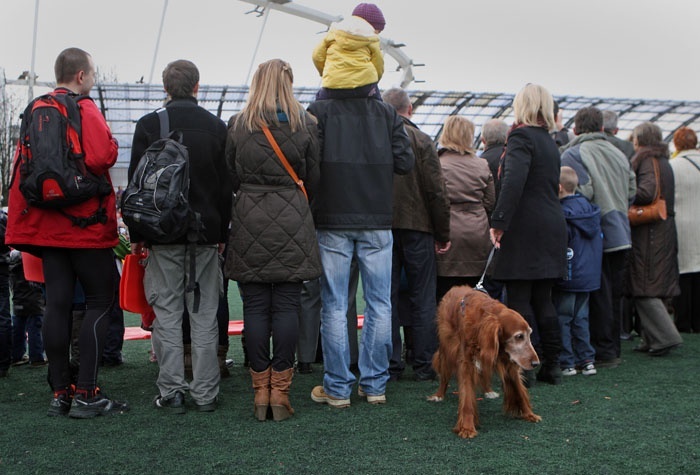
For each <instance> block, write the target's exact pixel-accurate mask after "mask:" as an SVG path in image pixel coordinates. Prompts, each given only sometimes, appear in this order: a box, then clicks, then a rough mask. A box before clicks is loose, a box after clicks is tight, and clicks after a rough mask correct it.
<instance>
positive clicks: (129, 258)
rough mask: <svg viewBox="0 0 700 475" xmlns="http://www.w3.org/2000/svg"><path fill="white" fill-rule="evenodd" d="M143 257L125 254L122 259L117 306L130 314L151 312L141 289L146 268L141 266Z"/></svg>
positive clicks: (144, 293)
mask: <svg viewBox="0 0 700 475" xmlns="http://www.w3.org/2000/svg"><path fill="white" fill-rule="evenodd" d="M141 259H143V256H139V255H136V254H127V255H126V256H125V257H124V267H123V268H122V278H121V280H120V281H119V306H120V307H121V308H122V310H126V311H128V312H132V313H140V314H142V315H143V314H147V313H149V312H151V311H152V308H151V306H150V305H149V304H148V300H146V292H145V291H144V289H143V276H144V273H145V271H146V268H145V267H144V266H143V265H142V264H141V262H140V261H141Z"/></svg>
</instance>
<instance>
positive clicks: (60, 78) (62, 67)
mask: <svg viewBox="0 0 700 475" xmlns="http://www.w3.org/2000/svg"><path fill="white" fill-rule="evenodd" d="M91 68H92V65H91V64H90V55H89V54H88V53H87V52H85V51H83V50H81V49H80V48H66V49H64V50H63V51H61V52H60V53H59V54H58V57H57V58H56V62H55V63H54V65H53V71H54V74H55V75H56V82H57V83H58V84H65V83H68V82H71V81H72V80H73V78H74V77H75V75H76V74H78V73H79V72H80V71H85V72H86V73H88V72H90V71H91Z"/></svg>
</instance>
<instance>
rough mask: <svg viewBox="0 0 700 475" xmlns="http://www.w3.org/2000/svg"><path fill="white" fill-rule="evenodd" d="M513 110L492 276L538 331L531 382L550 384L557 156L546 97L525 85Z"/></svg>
mask: <svg viewBox="0 0 700 475" xmlns="http://www.w3.org/2000/svg"><path fill="white" fill-rule="evenodd" d="M513 109H514V112H515V124H514V125H513V127H512V128H511V131H510V133H509V135H508V141H507V143H506V155H505V157H504V160H503V164H502V165H501V177H500V178H501V192H500V194H499V196H498V201H497V202H496V208H495V209H494V211H493V214H492V216H491V240H492V242H493V243H494V245H495V246H496V247H497V248H498V249H499V252H498V253H497V258H496V261H495V266H494V269H493V273H492V277H493V278H494V279H496V280H501V281H504V282H505V285H506V294H507V303H508V306H509V307H510V308H512V309H513V310H515V311H517V312H519V313H520V314H521V315H522V316H523V317H525V319H526V320H527V321H528V322H529V323H530V326H531V327H533V329H534V328H535V327H537V329H538V331H539V338H540V342H539V345H538V347H539V348H538V349H539V351H540V357H541V360H542V368H541V369H540V371H539V373H538V374H537V379H538V380H539V381H544V382H548V383H551V384H558V383H560V382H561V370H560V369H559V351H560V348H561V332H560V329H559V319H558V317H557V312H556V309H555V308H554V305H553V303H552V286H553V284H554V282H555V281H556V279H559V278H562V277H564V275H565V271H566V244H567V242H566V240H567V234H566V222H565V220H564V214H563V212H562V210H561V205H560V204H559V195H558V193H559V172H560V159H559V151H558V149H557V146H556V144H555V143H554V141H553V140H552V137H551V136H550V135H549V132H548V131H549V130H550V129H552V128H553V127H554V116H553V111H554V105H553V100H552V96H551V94H550V93H549V92H548V91H547V90H546V89H545V88H543V87H542V86H538V85H535V84H528V85H527V86H525V87H524V88H523V89H522V90H521V91H520V92H519V93H518V94H517V96H516V97H515V100H514V101H513Z"/></svg>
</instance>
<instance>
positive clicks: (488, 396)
mask: <svg viewBox="0 0 700 475" xmlns="http://www.w3.org/2000/svg"><path fill="white" fill-rule="evenodd" d="M499 396H500V394H498V393H497V392H496V391H489V392H487V393H484V397H485V398H486V399H497V398H498V397H499Z"/></svg>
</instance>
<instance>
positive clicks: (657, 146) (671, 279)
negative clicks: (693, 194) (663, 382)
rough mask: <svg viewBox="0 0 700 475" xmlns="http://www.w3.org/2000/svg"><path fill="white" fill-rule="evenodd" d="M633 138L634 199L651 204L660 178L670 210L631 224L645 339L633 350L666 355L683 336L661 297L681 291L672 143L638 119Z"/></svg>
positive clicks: (633, 289)
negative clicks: (656, 218) (670, 158)
mask: <svg viewBox="0 0 700 475" xmlns="http://www.w3.org/2000/svg"><path fill="white" fill-rule="evenodd" d="M632 144H633V145H634V150H635V154H634V156H633V157H632V169H633V170H634V173H635V175H636V176H637V195H636V196H635V197H634V204H636V205H648V204H650V203H651V202H652V201H653V200H654V198H655V197H656V193H657V183H658V184H659V185H660V186H661V191H660V193H661V197H662V198H664V199H665V200H666V213H667V215H668V218H667V219H665V220H661V221H656V222H653V223H647V224H641V225H638V226H633V227H632V253H631V256H630V263H629V272H628V275H627V293H628V295H629V296H631V297H633V299H634V306H635V309H636V310H637V314H638V315H639V320H640V322H641V326H642V339H643V341H642V343H641V344H640V345H639V346H638V347H637V348H635V350H636V351H641V352H645V353H648V354H649V355H652V356H664V355H666V354H668V352H669V351H671V349H673V348H675V347H677V346H678V345H680V344H681V343H682V342H683V340H682V338H681V335H680V334H679V333H678V330H677V329H676V326H675V325H674V323H673V319H672V318H671V316H670V315H669V314H668V310H666V305H665V304H664V302H663V300H662V299H667V298H671V297H675V296H677V295H679V294H680V287H679V284H678V239H677V237H676V223H675V216H674V215H675V209H674V193H675V183H674V178H673V171H672V170H671V165H670V164H669V162H668V145H666V144H665V143H664V142H663V138H662V135H661V129H660V128H659V126H657V125H656V124H652V123H651V122H644V123H643V124H640V125H638V126H637V127H635V128H634V130H633V131H632ZM657 171H658V173H659V176H658V178H657V176H656V173H657Z"/></svg>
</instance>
